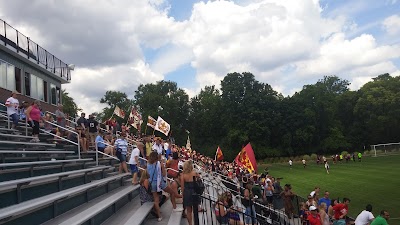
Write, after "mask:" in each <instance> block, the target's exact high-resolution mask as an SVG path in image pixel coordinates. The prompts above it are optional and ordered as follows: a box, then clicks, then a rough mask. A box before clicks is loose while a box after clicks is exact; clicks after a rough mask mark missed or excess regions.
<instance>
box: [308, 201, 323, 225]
mask: <svg viewBox="0 0 400 225" xmlns="http://www.w3.org/2000/svg"><path fill="white" fill-rule="evenodd" d="M309 210H310V214H308V216H307V220H308V222H309V224H310V225H321V217H320V216H319V214H318V210H317V207H315V206H313V205H312V206H310V208H309Z"/></svg>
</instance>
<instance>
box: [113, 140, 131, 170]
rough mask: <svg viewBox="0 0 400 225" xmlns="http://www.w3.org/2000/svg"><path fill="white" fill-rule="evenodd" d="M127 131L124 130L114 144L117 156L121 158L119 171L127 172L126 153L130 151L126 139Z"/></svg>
mask: <svg viewBox="0 0 400 225" xmlns="http://www.w3.org/2000/svg"><path fill="white" fill-rule="evenodd" d="M125 137H126V133H125V132H122V133H121V135H120V136H119V138H118V139H117V140H115V143H114V146H115V151H116V155H117V158H118V159H119V162H120V165H119V173H122V170H123V171H124V172H125V173H127V172H128V167H127V165H126V154H127V153H128V142H127V140H126V138H125Z"/></svg>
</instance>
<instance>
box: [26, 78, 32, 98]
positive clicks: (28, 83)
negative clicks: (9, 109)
mask: <svg viewBox="0 0 400 225" xmlns="http://www.w3.org/2000/svg"><path fill="white" fill-rule="evenodd" d="M25 95H26V96H31V76H30V74H29V73H25Z"/></svg>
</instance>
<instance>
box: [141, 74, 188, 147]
mask: <svg viewBox="0 0 400 225" xmlns="http://www.w3.org/2000/svg"><path fill="white" fill-rule="evenodd" d="M134 101H135V104H136V105H137V106H139V108H140V111H141V113H142V116H143V117H144V118H147V116H152V117H154V118H155V119H157V116H161V117H162V118H163V119H164V120H165V121H167V122H168V123H169V124H170V125H171V132H170V134H169V135H171V136H173V137H174V138H175V139H176V141H177V143H181V144H184V143H186V135H185V134H186V133H185V129H187V119H188V115H189V96H188V95H187V94H186V92H185V91H184V90H183V89H181V88H178V85H177V84H176V83H175V82H172V81H158V82H157V83H156V84H146V85H143V84H141V85H139V87H138V89H137V91H135V100H134ZM143 126H146V123H144V124H143ZM142 130H144V127H143V128H142ZM147 133H150V132H147ZM157 135H161V136H162V134H160V133H158V132H157Z"/></svg>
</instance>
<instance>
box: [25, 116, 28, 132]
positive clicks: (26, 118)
mask: <svg viewBox="0 0 400 225" xmlns="http://www.w3.org/2000/svg"><path fill="white" fill-rule="evenodd" d="M25 136H28V117H26V116H25Z"/></svg>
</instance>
